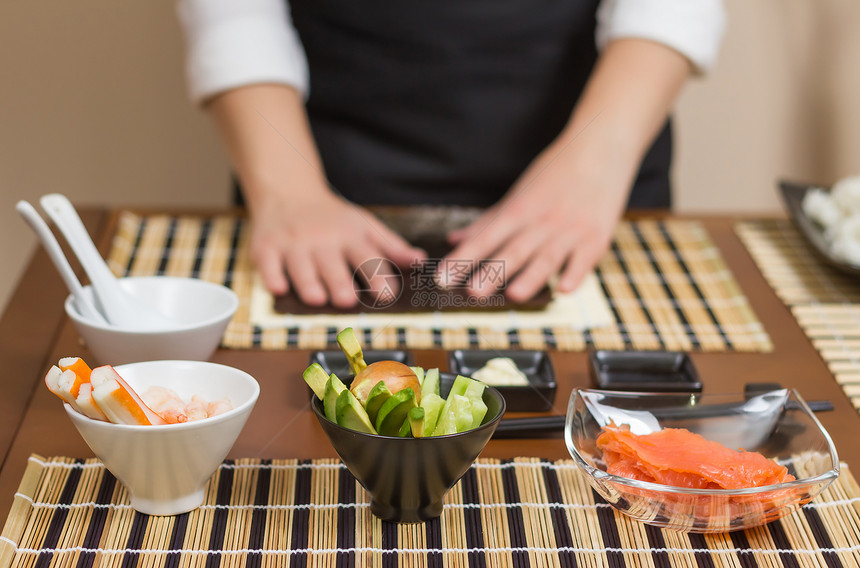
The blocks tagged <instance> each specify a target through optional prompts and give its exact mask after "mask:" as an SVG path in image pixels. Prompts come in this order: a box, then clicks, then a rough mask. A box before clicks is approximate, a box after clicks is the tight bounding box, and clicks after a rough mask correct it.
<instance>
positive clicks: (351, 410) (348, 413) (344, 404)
mask: <svg viewBox="0 0 860 568" xmlns="http://www.w3.org/2000/svg"><path fill="white" fill-rule="evenodd" d="M335 409H336V410H335V414H336V417H337V423H338V424H340V425H341V426H343V427H344V428H349V429H351V430H355V431H357V432H366V433H368V434H376V429H375V428H374V427H373V424H371V423H370V419H369V418H368V417H367V412H365V411H364V408H363V407H362V406H361V403H360V402H358V399H357V398H355V395H354V394H352V393H351V392H349V389H344V390H343V392H341V393H340V394H339V395H337V403H336V406H335Z"/></svg>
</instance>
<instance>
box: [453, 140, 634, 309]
mask: <svg viewBox="0 0 860 568" xmlns="http://www.w3.org/2000/svg"><path fill="white" fill-rule="evenodd" d="M578 144H581V143H578V142H577V141H576V140H574V141H573V142H572V143H570V144H568V145H565V146H563V147H562V148H561V149H556V148H555V146H556V145H551V146H550V147H549V148H547V149H546V150H545V151H544V152H543V153H542V154H541V155H539V156H538V157H537V158H536V159H535V160H534V161H533V162H532V163H531V165H530V166H529V167H528V168H527V169H526V171H525V172H524V173H523V175H522V176H520V178H519V180H518V181H517V182H516V183H515V184H514V185H513V186H512V187H511V189H510V190H509V191H508V193H507V194H506V195H505V196H504V197H503V198H502V199H501V200H500V201H499V202H498V203H496V204H495V205H493V206H492V207H490V208H489V209H487V210H486V211H485V212H484V213H483V214H482V215H481V216H480V217H479V218H478V219H476V220H475V221H474V222H473V223H472V224H471V225H469V226H468V227H465V228H464V229H461V230H459V231H455V232H453V233H451V234H450V235H449V240H450V241H451V243H452V244H455V245H456V246H455V248H454V250H452V251H451V252H450V253H449V254H448V255H447V256H446V258H445V259H444V260H443V261H442V262H441V263H440V268H439V273H438V274H437V279H438V281H439V283H440V284H441V285H443V286H452V285H462V284H463V282H462V281H463V279H464V278H467V277H468V275H467V274H458V273H457V270H456V267H457V266H460V267H462V266H464V265H465V266H472V267H475V266H478V265H479V263H480V262H481V261H486V260H493V261H501V262H502V263H503V264H502V266H503V272H504V275H505V278H504V279H502V278H499V275H498V271H497V269H498V267H499V265H498V262H494V263H491V264H485V265H484V266H483V267H482V268H481V269H479V270H478V271H476V272H475V273H473V274H472V276H471V278H470V279H469V280H468V282H467V283H466V285H467V287H468V290H469V293H470V294H473V295H475V296H479V297H480V296H487V295H490V294H493V293H496V292H497V290H499V289H501V288H504V290H503V291H504V294H505V295H506V296H507V297H508V298H509V299H510V300H512V301H514V302H523V301H526V300H528V299H529V298H531V297H532V296H534V295H535V294H536V293H537V292H538V291H539V290H540V289H541V288H543V286H544V285H546V283H547V282H548V281H549V279H551V278H552V277H554V276H555V275H559V279H558V281H557V285H556V289H557V290H558V291H561V292H570V291H573V290H575V289H576V287H577V286H578V285H579V283H580V282H581V281H582V279H583V278H584V277H585V275H586V274H587V273H588V272H589V271H590V270H591V269H592V268H593V267H594V266H595V264H597V262H598V260H599V259H600V257H601V256H602V255H603V253H604V252H605V251H606V250H607V248H608V247H609V244H610V241H611V239H612V234H613V232H614V229H615V225H616V224H617V222H618V220H619V218H620V217H621V214H622V212H623V210H624V206H625V205H626V201H627V196H628V194H629V189H630V186H631V185H632V180H633V172H634V168H633V167H632V165H627V166H626V167H625V165H624V164H620V163H619V160H613V159H612V158H613V157H612V156H611V155H610V156H607V155H606V154H604V155H603V156H600V157H597V156H587V155H585V154H590V153H592V152H590V151H589V150H584V151H583V150H578V148H577V146H578ZM576 152H579V155H576V154H575V153H576ZM610 153H611V152H610ZM566 154H567V155H566ZM571 154H573V156H571ZM607 158H608V159H607ZM613 161H614V163H613ZM621 161H622V162H624V161H629V160H621Z"/></svg>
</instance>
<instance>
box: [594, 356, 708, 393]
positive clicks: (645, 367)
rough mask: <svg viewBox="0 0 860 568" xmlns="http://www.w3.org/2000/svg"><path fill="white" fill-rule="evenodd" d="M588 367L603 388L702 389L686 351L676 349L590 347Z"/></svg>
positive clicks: (644, 389)
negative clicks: (593, 349)
mask: <svg viewBox="0 0 860 568" xmlns="http://www.w3.org/2000/svg"><path fill="white" fill-rule="evenodd" d="M588 360H589V370H590V371H591V376H592V378H593V379H594V381H595V383H597V388H599V389H604V390H618V391H636V392H701V391H702V383H701V382H700V381H699V374H698V372H696V368H695V367H694V366H693V361H692V360H691V359H690V357H689V355H687V354H686V353H682V352H678V351H591V352H590V353H589V354H588Z"/></svg>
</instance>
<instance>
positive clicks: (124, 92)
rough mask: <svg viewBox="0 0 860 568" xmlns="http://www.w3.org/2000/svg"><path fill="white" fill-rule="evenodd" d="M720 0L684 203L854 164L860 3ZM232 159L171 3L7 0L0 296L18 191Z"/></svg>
mask: <svg viewBox="0 0 860 568" xmlns="http://www.w3.org/2000/svg"><path fill="white" fill-rule="evenodd" d="M237 1H238V0H237ZM727 6H728V9H729V16H730V27H729V31H728V34H727V36H726V42H725V44H724V48H723V53H722V57H721V59H720V62H719V65H718V66H717V68H716V69H715V70H714V71H713V72H712V73H711V74H710V75H709V76H708V77H706V78H704V79H703V80H699V81H697V82H695V83H693V84H691V85H690V87H689V88H688V89H687V90H686V92H685V93H684V95H683V98H682V100H681V101H680V103H679V106H678V112H677V115H678V120H677V127H676V131H677V141H678V143H677V160H676V176H675V177H676V204H677V208H678V209H679V210H683V211H774V210H778V209H779V208H780V205H779V202H778V201H777V199H776V194H775V192H774V180H775V179H777V178H779V177H790V178H793V179H800V180H816V181H820V182H822V183H827V182H830V181H832V180H834V179H837V178H838V177H840V176H843V175H847V174H850V173H860V111H858V109H857V107H858V106H860V65H858V64H857V62H856V56H857V55H858V54H860V34H857V33H856V22H858V21H860V3H858V2H856V0H754V1H750V0H727ZM852 28H855V29H852ZM227 172H228V168H227V164H226V161H225V159H224V155H223V153H222V152H221V150H220V147H219V146H218V144H217V141H216V140H215V137H214V133H213V130H212V128H211V126H210V124H209V123H208V122H207V121H206V119H205V117H203V116H202V115H201V114H200V113H199V112H196V111H195V110H194V109H192V108H191V107H190V106H189V104H188V102H187V100H186V98H185V91H184V84H183V75H182V44H181V38H180V35H179V30H178V26H177V23H176V21H175V17H174V7H173V2H171V1H166V0H162V1H156V2H116V1H109V0H77V1H75V2H60V1H58V0H41V1H39V2H29V1H27V0H7V1H5V2H0V260H2V264H3V266H4V268H5V270H4V271H3V273H2V274H0V307H2V306H5V304H6V301H7V299H8V295H9V293H10V291H11V289H12V287H13V286H14V284H15V282H16V281H17V279H18V277H19V275H20V274H21V271H22V269H23V266H24V264H25V262H26V260H27V259H28V258H29V256H30V254H31V253H32V251H33V250H34V248H35V246H36V244H35V238H34V237H33V236H32V234H31V233H30V230H29V229H28V228H27V227H26V226H25V225H24V223H23V221H21V220H20V219H19V218H18V216H17V213H15V211H14V204H15V202H16V201H17V200H19V199H28V200H30V201H34V200H36V199H37V198H38V196H39V195H41V194H43V193H47V192H51V191H59V192H63V193H65V194H66V195H68V196H69V197H70V198H71V199H72V200H73V201H74V202H76V203H79V204H87V203H108V204H111V205H157V204H180V205H222V204H226V203H227V202H228V200H229V190H228V186H227Z"/></svg>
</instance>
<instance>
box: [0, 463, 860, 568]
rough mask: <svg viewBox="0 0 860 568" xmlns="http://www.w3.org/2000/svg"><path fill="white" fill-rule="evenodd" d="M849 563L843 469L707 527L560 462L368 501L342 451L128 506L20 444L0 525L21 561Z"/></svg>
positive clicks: (854, 529) (501, 467)
mask: <svg viewBox="0 0 860 568" xmlns="http://www.w3.org/2000/svg"><path fill="white" fill-rule="evenodd" d="M264 564H265V565H266V566H275V565H277V566H344V567H348V566H390V567H396V566H430V567H433V566H469V567H472V566H476V567H477V566H480V567H484V566H490V567H496V566H516V567H520V566H523V567H524V566H571V567H574V566H609V567H612V568H626V567H628V566H630V567H640V566H642V567H648V566H653V567H655V568H660V567H664V566H666V567H668V566H691V567H692V566H695V567H698V568H708V567H710V568H721V567H738V568H748V567H754V566H787V567H800V566H821V567H825V566H826V567H828V568H837V567H843V566H844V567H850V566H853V567H857V566H860V487H858V486H857V483H856V481H855V480H854V478H853V477H852V475H851V474H850V472H849V471H848V470H847V468H845V466H844V465H843V469H842V474H841V475H840V477H839V478H838V479H837V480H836V481H835V482H834V483H832V484H831V485H830V487H829V488H828V489H826V490H825V491H824V492H822V493H821V494H820V495H819V496H818V497H816V499H815V500H814V501H813V502H812V503H810V504H807V505H806V506H804V507H802V508H801V509H800V510H798V511H796V512H794V513H793V514H791V515H788V516H786V517H783V518H782V519H780V520H778V521H775V522H772V523H769V524H768V525H765V526H762V527H757V528H755V529H750V530H747V531H736V532H732V533H724V534H716V535H698V534H686V533H681V532H675V531H668V530H661V529H658V528H654V527H651V526H648V525H645V524H642V523H639V522H638V521H635V520H632V519H630V518H629V517H626V516H625V515H623V514H621V513H617V512H615V511H614V510H613V509H612V508H611V507H610V506H609V505H607V504H606V503H605V502H604V501H602V500H601V499H600V498H599V497H598V496H597V495H596V494H595V493H594V492H593V491H592V490H591V488H590V486H588V484H587V483H586V481H585V479H584V476H583V475H582V474H581V473H580V472H579V470H578V469H577V468H576V467H575V465H574V464H573V462H572V461H570V460H561V461H557V462H549V461H544V460H540V459H537V458H516V459H514V460H508V461H500V460H488V459H479V460H478V461H477V462H476V463H475V464H474V465H473V466H472V468H471V469H470V470H469V471H468V472H467V473H466V475H465V476H464V477H463V478H462V479H461V480H460V481H459V482H458V483H457V485H456V486H455V487H454V488H453V489H452V490H451V492H450V493H449V494H448V496H447V497H446V501H445V508H444V510H443V513H442V516H441V517H440V518H438V519H435V520H432V521H429V522H426V523H418V524H404V525H398V524H394V523H387V522H383V521H380V520H379V519H378V518H376V517H374V516H373V515H371V514H370V510H369V505H368V499H367V495H366V493H365V492H364V490H363V489H362V488H361V486H360V485H358V484H357V483H356V481H355V479H354V478H353V477H352V475H351V474H350V473H349V471H348V470H347V469H346V468H345V467H344V466H343V465H342V464H341V463H340V462H339V461H337V460H313V461H297V460H272V461H261V460H251V459H246V460H238V461H236V462H225V463H224V464H223V465H222V466H221V467H220V469H219V471H218V472H216V473H215V475H214V476H213V477H212V479H211V480H210V481H209V484H208V485H207V489H206V497H205V501H204V504H203V505H202V506H201V507H200V508H198V509H196V510H194V511H192V512H190V513H186V514H182V515H177V516H173V517H150V516H148V515H143V514H139V513H135V512H134V511H133V510H132V509H131V507H130V506H129V501H128V497H127V495H126V492H125V489H124V488H123V486H122V485H121V484H119V483H117V482H116V480H115V478H114V477H113V476H112V475H110V474H109V473H107V472H106V470H105V469H104V467H103V466H102V464H101V462H99V461H97V460H96V459H90V460H86V461H84V460H73V459H71V458H51V459H47V460H46V459H44V458H41V457H39V456H35V455H34V456H31V458H30V463H29V464H28V467H27V470H26V472H25V474H24V478H23V480H22V482H21V486H20V488H19V492H18V493H17V494H16V496H15V502H14V504H13V506H12V511H11V512H10V514H9V518H8V520H7V523H6V526H5V528H4V530H3V535H2V537H0V568H7V567H11V566H14V567H19V566H49V565H51V566H93V565H98V566H122V567H123V568H125V567H134V566H204V565H205V566H206V567H207V568H208V567H210V566H221V565H226V566H262V565H264Z"/></svg>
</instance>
